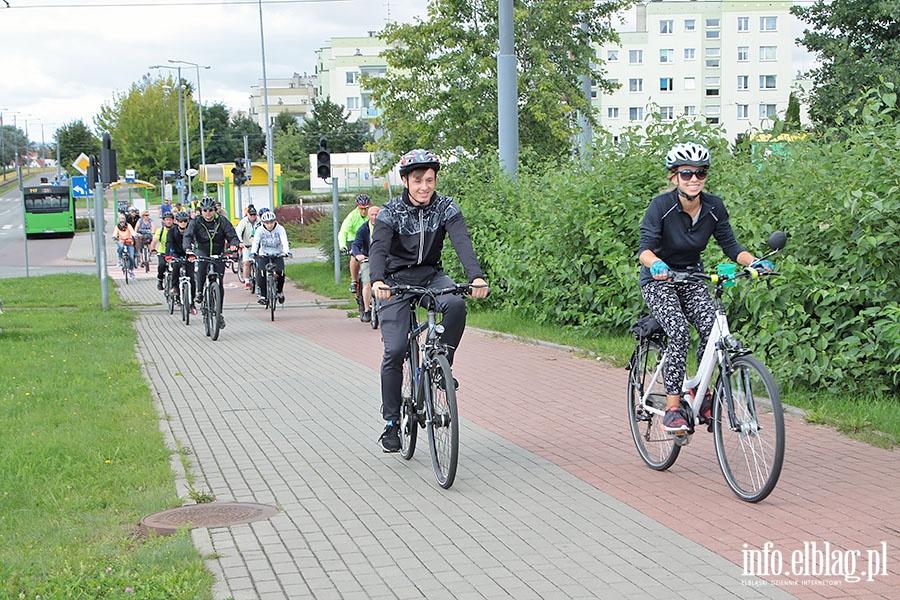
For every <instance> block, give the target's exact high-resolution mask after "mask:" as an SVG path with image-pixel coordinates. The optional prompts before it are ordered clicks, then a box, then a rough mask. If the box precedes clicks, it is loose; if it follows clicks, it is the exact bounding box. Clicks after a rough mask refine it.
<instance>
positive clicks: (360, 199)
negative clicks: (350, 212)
mask: <svg viewBox="0 0 900 600" xmlns="http://www.w3.org/2000/svg"><path fill="white" fill-rule="evenodd" d="M371 204H372V199H371V198H369V195H368V194H360V195H359V196H357V197H356V205H357V206H369V205H371Z"/></svg>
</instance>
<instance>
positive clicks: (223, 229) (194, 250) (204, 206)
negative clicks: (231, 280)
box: [183, 196, 240, 328]
mask: <svg viewBox="0 0 900 600" xmlns="http://www.w3.org/2000/svg"><path fill="white" fill-rule="evenodd" d="M226 243H227V244H228V251H229V252H235V251H236V250H237V248H238V244H239V243H240V240H239V239H238V236H237V234H236V233H235V231H234V225H232V224H231V221H229V220H228V219H227V218H226V217H223V216H222V215H219V214H217V213H216V201H215V199H214V198H212V197H210V196H204V197H203V199H201V200H200V216H199V217H196V218H194V220H193V221H191V222H190V224H189V225H188V227H187V231H185V232H184V241H183V247H184V251H185V253H187V255H188V259H189V260H193V256H194V255H197V256H205V257H210V256H212V255H216V254H222V253H223V252H224V251H225V244H226ZM215 269H216V272H217V273H218V274H219V296H220V297H221V298H222V303H223V304H224V302H225V285H224V279H225V261H218V262H216V263H215ZM208 270H209V263H208V262H206V261H201V262H199V263H197V266H196V269H195V275H196V280H197V296H195V297H194V302H195V303H196V304H200V302H201V301H202V298H201V297H200V292H201V291H202V290H203V284H204V282H205V281H206V273H207V271H208ZM219 319H220V321H219V327H220V328H223V327H225V318H224V317H222V316H220V317H219Z"/></svg>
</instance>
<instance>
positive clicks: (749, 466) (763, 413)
mask: <svg viewBox="0 0 900 600" xmlns="http://www.w3.org/2000/svg"><path fill="white" fill-rule="evenodd" d="M732 367H733V368H734V370H733V372H732V373H731V374H730V375H728V376H727V377H723V376H722V375H723V374H722V373H720V377H719V381H718V382H717V383H716V386H715V401H714V402H713V413H712V419H713V423H712V426H713V437H714V438H715V444H716V457H717V458H718V460H719V467H720V468H721V469H722V475H724V476H725V481H726V482H727V483H728V487H730V488H731V490H732V491H733V492H734V493H735V494H737V496H738V498H740V499H741V500H745V501H747V502H759V501H760V500H762V499H764V498H765V497H766V496H768V495H769V494H771V493H772V490H774V489H775V484H776V483H778V477H779V475H780V474H781V466H782V463H783V462H784V412H783V410H782V407H781V395H780V394H779V393H778V387H777V386H776V384H775V380H774V379H773V378H772V375H771V374H770V373H769V370H768V369H767V368H766V367H765V365H763V363H762V362H761V361H760V360H759V359H757V358H755V357H753V356H740V357H738V358H735V359H734V360H733V361H732ZM728 394H730V396H731V400H732V404H733V406H734V415H733V418H732V415H731V414H730V413H729V411H728V404H727V399H726V395H728Z"/></svg>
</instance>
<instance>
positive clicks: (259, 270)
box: [250, 210, 292, 306]
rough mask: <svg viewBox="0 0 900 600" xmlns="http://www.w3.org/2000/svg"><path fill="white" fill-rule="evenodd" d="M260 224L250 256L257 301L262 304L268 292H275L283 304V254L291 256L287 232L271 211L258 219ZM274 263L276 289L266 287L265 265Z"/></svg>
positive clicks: (254, 236) (264, 302) (254, 235)
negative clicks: (256, 289)
mask: <svg viewBox="0 0 900 600" xmlns="http://www.w3.org/2000/svg"><path fill="white" fill-rule="evenodd" d="M259 220H260V221H262V226H260V227H257V228H256V233H254V234H253V247H252V248H251V249H250V256H251V257H256V285H257V286H258V287H259V290H260V293H259V298H258V299H257V301H258V302H259V303H260V304H262V305H264V306H265V304H266V302H267V300H266V297H267V295H268V294H272V293H275V294H276V298H277V299H278V302H279V303H280V304H284V257H283V256H282V255H283V254H287V255H288V256H292V254H291V247H290V245H289V244H288V239H287V232H286V231H285V230H284V227H283V226H281V225H279V224H278V220H277V217H276V216H275V213H274V212H273V211H271V210H270V211H266V213H265V214H264V215H263V216H262V217H260V219H259ZM269 263H274V264H275V276H276V277H277V281H278V283H277V286H278V289H276V290H267V289H266V265H267V264H269Z"/></svg>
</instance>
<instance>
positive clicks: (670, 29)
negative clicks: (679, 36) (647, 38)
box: [659, 19, 675, 33]
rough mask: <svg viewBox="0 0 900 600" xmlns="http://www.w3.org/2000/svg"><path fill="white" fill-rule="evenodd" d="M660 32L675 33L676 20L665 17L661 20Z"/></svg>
mask: <svg viewBox="0 0 900 600" xmlns="http://www.w3.org/2000/svg"><path fill="white" fill-rule="evenodd" d="M659 32H660V33H675V21H672V20H671V19H665V20H662V21H660V22H659Z"/></svg>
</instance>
